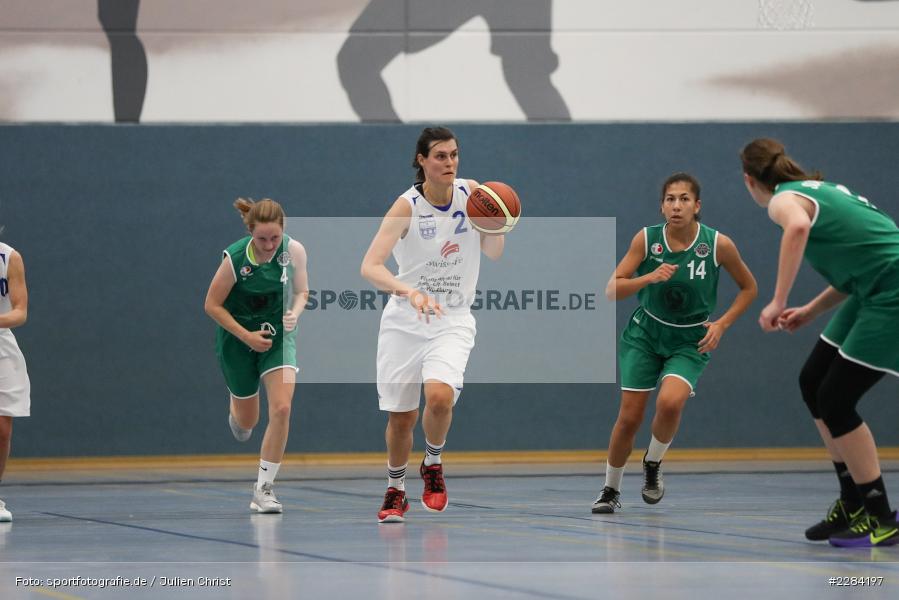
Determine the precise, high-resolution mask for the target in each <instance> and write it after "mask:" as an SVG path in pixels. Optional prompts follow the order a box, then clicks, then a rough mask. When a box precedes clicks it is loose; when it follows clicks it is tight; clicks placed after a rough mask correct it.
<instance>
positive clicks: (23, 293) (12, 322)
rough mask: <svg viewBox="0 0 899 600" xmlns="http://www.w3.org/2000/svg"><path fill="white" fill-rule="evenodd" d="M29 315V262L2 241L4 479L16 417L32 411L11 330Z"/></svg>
mask: <svg viewBox="0 0 899 600" xmlns="http://www.w3.org/2000/svg"><path fill="white" fill-rule="evenodd" d="M27 318H28V289H27V288H26V287H25V263H24V262H22V256H21V255H20V254H19V253H18V252H16V251H15V250H13V249H12V247H10V246H8V245H7V244H4V243H3V242H0V479H2V478H3V471H4V469H5V468H6V459H7V458H8V457H9V444H10V440H11V439H12V418H13V417H27V416H29V415H30V414H31V382H30V381H29V380H28V371H26V369H25V357H23V356H22V351H21V350H19V345H18V344H17V343H16V337H15V336H14V335H13V334H12V331H10V329H12V328H13V327H18V326H19V325H22V324H23V323H24V322H25V320H26V319H27ZM9 521H12V514H10V512H9V511H8V510H7V509H6V504H5V503H4V502H3V500H0V523H3V522H9Z"/></svg>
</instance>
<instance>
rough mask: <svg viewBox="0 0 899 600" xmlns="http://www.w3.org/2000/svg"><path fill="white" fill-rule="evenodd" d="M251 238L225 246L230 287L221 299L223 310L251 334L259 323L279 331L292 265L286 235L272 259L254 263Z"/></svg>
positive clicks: (291, 278) (291, 274) (288, 239)
mask: <svg viewBox="0 0 899 600" xmlns="http://www.w3.org/2000/svg"><path fill="white" fill-rule="evenodd" d="M251 240H252V238H251V237H250V236H247V237H245V238H243V239H242V240H238V241H236V242H234V243H233V244H231V245H230V246H228V248H227V249H226V250H225V251H224V257H225V258H228V259H230V260H231V268H232V269H233V272H234V287H233V288H231V292H230V293H229V294H228V297H227V298H226V299H225V305H224V306H225V308H226V309H227V310H228V312H229V313H231V316H233V317H234V319H235V320H236V321H237V322H238V323H240V324H241V325H242V326H244V327H246V328H247V329H250V330H251V331H252V330H254V329H258V328H259V324H260V323H262V322H268V323H271V324H272V325H273V326H275V327H276V328H277V329H278V330H279V331H280V329H281V316H282V315H283V313H284V291H285V289H287V290H288V291H289V290H290V288H289V287H288V286H290V285H292V283H291V282H292V281H293V265H292V264H291V261H290V253H289V252H288V251H287V244H288V243H289V242H290V238H288V237H287V236H286V235H285V236H284V239H283V240H282V241H281V247H280V248H278V250H277V251H276V252H275V253H274V254H273V255H272V258H271V259H270V260H269V261H268V262H266V263H262V264H257V263H256V262H255V261H254V260H252V259H251V258H250V253H249V246H250V241H251Z"/></svg>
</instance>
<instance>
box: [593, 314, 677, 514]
mask: <svg viewBox="0 0 899 600" xmlns="http://www.w3.org/2000/svg"><path fill="white" fill-rule="evenodd" d="M639 313H641V310H640V309H637V311H636V312H635V313H634V316H633V317H632V319H631V321H630V322H629V323H628V326H627V327H626V328H625V329H624V331H623V332H622V333H621V340H620V342H619V344H618V369H619V371H620V376H621V406H620V407H619V409H618V418H617V419H615V425H614V426H613V427H612V435H611V437H610V439H609V453H608V457H607V459H606V478H605V482H604V483H603V487H602V491H601V492H600V494H599V497H597V498H596V500H594V501H593V507H592V511H593V512H594V513H598V514H608V513H613V512H615V508H616V507H620V506H621V503H620V502H619V498H620V495H621V479H622V477H623V476H624V467H625V465H626V464H627V459H628V457H629V456H630V455H631V452H632V451H633V449H634V439H635V438H636V437H637V431H638V430H639V429H640V425H641V424H642V423H643V414H644V412H645V411H646V402H647V401H648V400H649V394H650V392H652V390H654V389H655V388H656V384H657V382H658V380H659V375H660V374H661V372H662V366H663V362H662V358H661V357H660V356H659V355H658V354H656V352H655V348H654V344H655V342H656V340H657V336H658V327H660V326H661V325H656V324H655V323H654V322H650V317H648V316H647V315H645V314H644V315H642V317H641V315H640V314H639Z"/></svg>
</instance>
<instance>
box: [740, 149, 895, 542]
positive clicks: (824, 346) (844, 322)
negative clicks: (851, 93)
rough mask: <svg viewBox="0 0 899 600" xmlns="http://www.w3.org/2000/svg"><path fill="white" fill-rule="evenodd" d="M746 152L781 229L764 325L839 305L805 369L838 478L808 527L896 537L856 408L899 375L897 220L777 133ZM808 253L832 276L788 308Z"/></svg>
mask: <svg viewBox="0 0 899 600" xmlns="http://www.w3.org/2000/svg"><path fill="white" fill-rule="evenodd" d="M740 159H741V161H742V163H743V174H744V175H743V180H744V182H745V184H746V189H747V190H748V191H749V194H750V195H751V196H752V198H753V200H755V202H756V203H757V204H758V205H759V206H762V207H764V208H767V209H768V216H769V217H770V218H771V220H772V221H774V222H775V223H777V224H778V225H779V226H780V227H781V229H783V237H782V240H781V244H780V257H779V260H778V270H777V286H776V288H775V290H774V298H773V299H772V300H771V302H770V303H769V304H768V305H767V306H766V307H765V308H764V310H762V313H761V315H760V316H759V325H760V326H761V327H762V329H763V330H764V331H767V332H771V331H777V330H785V331H790V332H792V331H795V330H796V329H798V328H799V327H803V326H805V325H808V324H809V323H810V322H811V321H812V320H814V319H815V318H816V317H818V316H819V315H821V314H823V313H825V312H827V311H828V310H831V309H833V308H835V307H837V306H839V307H840V308H839V309H838V310H837V312H836V313H835V314H834V316H833V318H831V320H830V322H829V323H828V324H827V326H826V327H825V328H824V332H823V333H822V334H821V339H820V340H818V343H817V344H816V345H815V347H814V348H813V349H812V352H811V354H810V355H809V357H808V360H807V361H806V363H805V366H804V367H803V368H802V372H801V373H800V374H799V388H800V390H801V391H802V398H803V400H804V401H805V403H806V404H807V405H808V408H809V412H811V414H812V418H813V419H814V421H815V426H816V428H817V429H818V433H819V434H820V435H821V439H822V440H823V441H824V445H825V447H826V448H827V451H828V453H829V454H830V457H831V460H832V461H833V465H834V469H835V470H836V473H837V479H838V480H839V483H840V497H839V498H838V499H837V500H836V502H834V503H833V505H831V507H830V510H828V512H827V516H826V517H825V518H824V520H823V521H821V522H820V523H817V524H816V525H813V526H812V527H809V528H808V529H807V530H806V532H805V536H806V537H807V538H808V539H810V540H829V541H830V543H831V544H832V545H834V546H890V545H893V544H899V524H897V522H896V513H895V512H894V511H892V510H891V509H890V503H889V500H888V499H887V492H886V487H885V486H884V482H883V477H882V476H881V471H880V462H879V461H878V458H877V447H876V445H875V443H874V436H873V435H872V434H871V430H870V429H869V428H868V425H867V424H865V422H864V421H863V420H862V418H861V417H860V416H859V414H858V412H856V409H855V407H856V405H857V404H858V401H859V400H860V399H861V397H862V396H863V395H864V394H865V392H867V391H868V390H869V389H871V387H872V386H873V385H874V384H875V383H877V382H878V381H880V379H881V378H882V377H883V375H884V373H890V374H891V375H899V350H897V347H896V335H897V333H899V325H897V324H899V228H897V227H896V223H895V222H894V221H893V219H891V218H890V217H889V216H887V215H886V214H884V213H883V212H881V211H880V210H879V209H878V208H877V207H875V206H874V205H872V204H871V203H870V202H868V200H867V199H866V198H864V197H862V196H859V195H857V194H854V193H852V192H851V191H849V189H848V188H846V187H845V186H843V185H838V184H835V183H829V182H826V181H821V176H820V175H819V174H817V173H814V174H808V173H806V172H805V171H804V170H803V169H802V167H800V166H799V165H798V164H797V163H796V162H795V161H794V160H793V159H791V158H790V157H789V156H788V155H787V153H786V149H785V148H784V146H783V144H781V143H780V142H778V141H777V140H772V139H767V138H762V139H757V140H754V141H752V142H750V143H749V144H747V145H746V147H745V148H743V151H742V153H741V154H740ZM803 258H806V259H807V260H808V262H809V264H811V265H812V268H814V269H815V270H816V271H817V272H818V273H820V274H821V276H822V277H824V279H825V280H827V282H828V283H829V284H830V285H829V286H828V287H827V289H825V290H824V291H823V292H821V293H820V294H819V295H818V296H817V297H816V298H814V299H812V300H811V301H810V302H809V303H808V304H805V305H804V306H800V307H795V308H787V300H788V298H789V295H790V289H791V288H792V287H793V283H794V282H795V280H796V275H797V273H798V272H799V267H800V265H801V264H802V259H803Z"/></svg>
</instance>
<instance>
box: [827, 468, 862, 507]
mask: <svg viewBox="0 0 899 600" xmlns="http://www.w3.org/2000/svg"><path fill="white" fill-rule="evenodd" d="M833 468H834V469H835V470H836V472H837V479H838V480H839V482H840V500H842V501H843V504H845V505H846V508H847V509H849V512H855V511H856V510H858V509H859V508H861V506H862V504H863V502H862V495H861V494H860V493H859V491H858V487H857V486H856V485H855V482H854V481H852V475H850V474H849V469H848V468H846V463H841V462H834V463H833Z"/></svg>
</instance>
